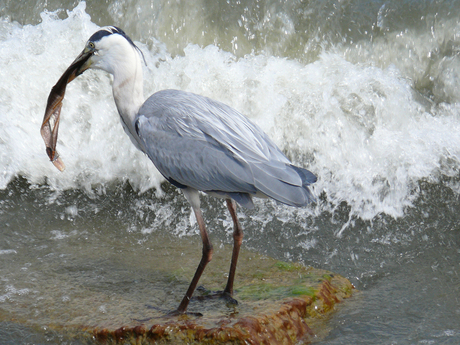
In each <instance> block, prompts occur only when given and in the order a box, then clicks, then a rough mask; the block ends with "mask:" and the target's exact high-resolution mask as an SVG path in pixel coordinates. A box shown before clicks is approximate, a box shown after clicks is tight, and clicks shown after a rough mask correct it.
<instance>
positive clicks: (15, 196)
mask: <svg viewBox="0 0 460 345" xmlns="http://www.w3.org/2000/svg"><path fill="white" fill-rule="evenodd" d="M109 24H110V25H111V24H113V25H117V26H119V27H121V28H123V29H124V30H125V31H126V32H127V33H128V35H130V36H131V37H132V38H133V40H135V41H136V43H137V44H138V45H139V47H140V48H141V49H142V51H143V53H144V56H145V57H146V61H147V66H146V67H145V69H144V77H145V87H144V90H145V94H146V96H147V95H149V94H151V93H153V92H155V91H158V90H161V89H165V88H177V89H182V90H187V91H192V92H195V93H200V94H203V95H206V96H209V97H212V98H215V99H218V100H220V101H223V102H225V103H227V104H229V105H231V106H233V107H235V108H236V109H238V110H240V111H241V112H242V113H244V114H245V115H247V116H248V117H249V118H251V119H252V120H253V121H254V122H256V123H257V124H258V125H259V126H261V127H262V128H263V129H264V130H265V131H266V132H267V133H268V134H269V135H270V136H271V137H272V138H273V140H274V141H275V142H276V143H277V144H278V145H279V146H280V147H281V148H282V149H283V150H284V152H286V154H287V155H288V157H290V158H291V159H292V161H293V162H295V163H296V164H298V165H301V166H304V167H307V168H308V169H309V170H311V171H313V172H314V173H315V174H317V175H318V177H319V180H318V182H317V183H316V184H315V187H314V191H315V193H316V195H318V203H317V204H314V205H311V206H308V207H306V208H302V209H293V208H289V207H285V206H282V205H277V204H275V203H272V202H270V201H260V200H259V201H257V202H256V209H255V210H253V211H246V210H240V215H241V217H242V223H243V225H244V227H245V235H246V236H245V243H244V245H245V246H246V247H249V248H251V249H254V250H256V251H259V252H262V253H266V254H269V255H270V256H273V257H275V258H279V259H283V260H292V261H300V262H302V263H304V264H305V265H313V266H316V267H321V268H325V269H329V270H332V271H335V272H337V273H340V274H342V275H344V276H346V277H348V278H349V279H350V280H351V281H352V282H353V283H354V284H355V286H356V287H357V288H358V289H359V290H361V291H362V293H360V294H359V295H358V296H357V297H356V298H354V299H353V300H351V301H348V302H347V304H346V305H344V306H342V307H341V308H340V309H339V312H338V313H337V314H336V315H335V316H334V317H333V318H332V320H331V323H332V331H331V333H330V334H329V336H328V338H327V339H326V340H324V341H323V342H324V343H326V344H350V343H354V344H361V343H362V344H370V343H376V344H389V343H391V344H457V343H459V342H460V326H459V325H460V300H459V296H460V291H459V290H460V278H459V272H460V230H459V226H458V223H459V218H460V216H459V212H458V210H459V206H460V205H459V194H460V178H459V168H460V137H459V135H458V133H459V129H460V93H459V92H458V87H459V84H460V2H459V1H422V0H420V1H353V2H352V1H273V0H272V1H195V2H180V1H179V2H176V1H145V0H126V1H95V2H88V3H84V2H78V1H52V0H51V1H46V2H45V1H25V2H13V1H8V0H7V1H5V0H0V162H1V170H0V226H1V229H2V231H1V232H0V310H2V311H3V313H5V312H6V311H7V310H10V309H9V308H10V307H8V306H11V305H22V304H24V303H25V302H26V301H34V299H37V298H38V297H44V295H43V294H42V292H37V291H40V289H39V288H38V287H34V285H33V283H32V282H33V279H34V277H35V278H37V277H38V276H47V277H48V276H50V277H55V275H54V274H56V272H55V271H56V270H57V269H59V270H61V271H59V272H62V270H63V271H64V272H66V274H68V273H69V272H71V273H72V272H73V273H72V274H74V278H75V279H76V282H78V284H84V283H85V279H89V278H88V277H91V275H92V274H97V272H98V270H100V269H108V267H109V266H110V267H111V269H113V270H111V271H110V272H111V274H113V277H114V278H113V279H115V280H116V279H117V278H116V277H119V281H120V282H123V281H124V280H123V279H125V278H123V267H122V266H123V265H122V262H123V260H122V261H117V260H114V259H113V260H112V259H110V258H111V257H112V256H111V255H113V254H110V253H111V249H113V250H115V252H116V251H117V250H118V251H119V253H120V255H123V253H124V255H126V253H131V252H135V251H137V250H140V251H142V250H147V249H146V248H155V245H158V243H157V240H156V238H157V236H156V235H157V234H158V233H161V234H163V236H172V238H173V239H174V238H177V239H181V240H183V239H190V241H194V242H196V243H199V239H198V236H197V232H196V225H195V224H194V223H193V219H191V218H190V210H189V208H188V205H187V203H186V202H185V200H184V198H183V196H182V195H180V193H178V192H177V191H176V190H175V189H174V188H172V187H168V185H167V184H164V181H163V180H162V178H161V176H160V174H159V173H158V172H157V171H156V170H155V168H154V167H153V165H152V164H151V163H150V162H149V160H148V159H147V158H146V157H144V156H143V154H141V153H140V152H137V151H136V149H135V148H134V147H133V146H132V144H131V142H130V141H129V139H128V138H127V136H126V135H125V133H124V132H123V130H122V128H121V126H120V124H119V120H118V115H117V113H116V109H115V106H114V102H113V99H112V95H111V93H112V92H111V86H110V78H109V76H107V75H105V74H104V73H103V72H100V71H88V72H87V73H85V75H83V76H82V77H79V78H78V79H77V80H75V81H74V82H72V83H71V84H69V87H68V89H67V93H66V99H65V100H64V106H63V109H62V115H61V126H60V139H59V142H58V150H59V152H60V155H61V157H62V158H63V160H64V162H65V163H66V166H67V169H66V171H65V172H64V173H59V172H58V171H57V170H56V169H55V168H54V167H53V166H52V164H50V163H49V161H48V158H47V156H46V153H45V150H44V145H43V142H42V139H41V137H40V134H39V128H40V124H41V121H42V118H43V114H44V109H45V105H46V100H47V96H48V93H49V91H50V89H51V87H52V86H53V85H54V84H55V83H56V81H57V80H58V78H59V76H60V75H61V74H62V73H63V71H64V70H65V68H66V67H67V66H68V65H69V64H70V63H71V62H72V61H73V59H74V58H75V57H76V56H77V54H78V53H79V52H80V51H81V50H82V48H83V46H84V43H85V41H86V40H87V39H88V37H89V36H90V35H91V34H92V33H93V32H94V31H96V30H97V28H98V27H99V26H103V25H109ZM162 183H163V184H162ZM203 205H204V212H205V217H206V219H207V222H208V226H209V229H210V230H211V233H212V239H213V241H214V243H216V244H220V243H231V223H230V218H229V216H228V215H227V213H225V207H224V205H223V204H222V203H221V202H220V201H218V200H214V199H212V198H208V197H204V198H203ZM166 234H170V235H166ZM108 238H110V240H108ZM69 244H70V245H69ZM97 252H99V253H101V257H100V258H99V259H98V260H97V259H94V261H93V260H92V261H91V263H94V264H89V263H88V262H85V257H87V256H88V254H85V253H97ZM197 252H199V246H198V244H197ZM104 255H105V256H104ZM61 256H62V258H65V259H66V260H68V262H69V261H70V262H72V265H67V266H66V265H64V268H62V267H61V266H60V261H59V260H60V258H61ZM134 257H136V256H134ZM126 260H128V259H126ZM133 260H134V259H133ZM193 260H195V259H193ZM128 262H129V260H128ZM66 270H67V271H66ZM120 272H122V273H120ZM58 276H59V275H58ZM50 279H51V278H50ZM125 280H126V279H125ZM56 284H57V285H56V289H58V290H59V289H64V288H63V287H62V285H60V284H62V283H56ZM63 294H64V292H63ZM63 296H64V297H65V296H67V297H66V298H69V299H70V300H71V301H72V294H71V292H69V293H68V294H64V295H63ZM64 302H65V301H64ZM37 303H38V301H37ZM38 305H40V303H38ZM37 312H39V313H45V314H46V312H44V311H43V310H41V309H40V308H38V309H37ZM0 336H1V337H2V339H5V342H6V343H11V344H15V343H17V342H18V339H21V340H24V339H29V340H28V341H29V343H30V342H32V343H64V342H66V341H70V340H68V339H63V338H61V336H59V335H56V334H54V333H49V334H48V333H46V332H42V330H35V329H29V328H22V327H21V326H18V325H16V324H12V323H9V322H2V323H1V324H0Z"/></svg>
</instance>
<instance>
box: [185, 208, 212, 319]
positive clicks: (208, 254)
mask: <svg viewBox="0 0 460 345" xmlns="http://www.w3.org/2000/svg"><path fill="white" fill-rule="evenodd" d="M192 208H193V211H194V212H195V216H196V221H197V222H198V227H199V229H200V234H201V240H202V241H203V254H202V256H201V260H200V264H199V265H198V267H197V269H196V272H195V275H194V276H193V279H192V281H191V283H190V285H189V287H188V290H187V292H186V293H185V296H184V298H183V299H182V302H181V303H180V304H179V307H178V308H177V312H178V313H181V314H182V313H185V311H186V310H187V307H188V304H189V302H190V299H191V298H192V295H193V292H194V291H195V289H196V286H197V284H198V281H199V280H200V277H201V275H202V274H203V271H204V269H205V267H206V265H207V264H208V263H209V262H210V261H211V259H212V253H213V249H212V244H211V242H210V241H209V236H208V232H207V231H206V227H205V225H204V219H203V216H202V214H201V210H200V208H199V207H194V206H193V205H192Z"/></svg>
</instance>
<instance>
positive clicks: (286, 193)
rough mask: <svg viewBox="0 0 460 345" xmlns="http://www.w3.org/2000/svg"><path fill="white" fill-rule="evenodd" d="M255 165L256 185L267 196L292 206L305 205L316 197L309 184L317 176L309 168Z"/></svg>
mask: <svg viewBox="0 0 460 345" xmlns="http://www.w3.org/2000/svg"><path fill="white" fill-rule="evenodd" d="M282 166H283V167H281V165H278V166H267V165H264V166H257V167H256V166H254V167H253V172H254V177H255V181H254V182H255V184H254V186H255V187H256V188H257V190H259V191H260V192H262V193H263V194H265V195H266V196H268V197H270V198H272V199H275V200H277V201H279V202H281V203H283V204H286V205H290V206H297V207H301V206H305V205H307V204H309V203H310V202H314V201H316V198H315V197H314V195H313V194H312V192H311V191H310V188H309V186H310V185H311V184H312V183H315V182H316V176H315V175H314V174H313V173H312V172H310V171H308V170H307V169H303V168H299V167H296V166H294V165H291V164H283V165H282Z"/></svg>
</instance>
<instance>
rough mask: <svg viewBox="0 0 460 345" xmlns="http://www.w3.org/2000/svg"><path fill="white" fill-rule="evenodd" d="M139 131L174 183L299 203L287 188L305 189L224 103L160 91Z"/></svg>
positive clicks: (275, 152) (265, 138)
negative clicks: (258, 193) (260, 193)
mask: <svg viewBox="0 0 460 345" xmlns="http://www.w3.org/2000/svg"><path fill="white" fill-rule="evenodd" d="M136 130H137V133H138V135H139V137H140V138H141V141H142V142H143V144H144V150H145V152H146V153H147V154H148V155H149V157H150V159H151V160H152V161H153V163H154V164H155V165H156V167H157V168H158V170H159V171H160V172H161V173H162V174H163V175H164V176H165V177H166V178H167V179H169V180H170V181H171V180H172V181H174V182H176V183H177V184H179V185H183V186H189V187H193V188H196V189H199V190H202V191H208V192H209V191H217V192H227V193H250V194H255V193H257V192H258V191H260V192H262V193H263V194H266V195H268V196H270V197H272V198H275V199H277V200H279V201H281V202H284V203H287V204H298V203H297V202H293V201H291V200H290V199H292V197H291V196H289V195H287V194H289V187H291V188H294V189H296V188H297V189H298V188H299V187H302V184H303V182H302V178H301V176H300V175H299V173H298V172H296V170H295V169H293V168H292V166H291V163H290V162H289V160H288V159H287V158H286V157H285V156H284V154H283V153H282V152H281V151H280V150H279V149H278V148H277V146H276V145H275V144H274V143H273V142H272V141H271V140H270V139H269V138H268V136H267V135H266V134H265V133H264V132H263V131H262V130H261V129H260V128H259V127H257V126H256V125H254V124H253V123H251V122H250V121H249V120H248V119H247V118H245V117H244V116H243V115H241V114H240V113H238V112H237V111H236V110H234V109H232V108H230V107H228V106H226V105H224V104H222V103H219V102H216V101H213V100H211V99H209V98H206V97H203V96H199V95H195V94H191V93H187V92H183V91H176V90H165V91H161V92H157V93H156V94H154V95H152V96H151V97H150V98H149V99H148V100H147V101H146V102H145V103H144V105H143V106H142V107H141V109H140V110H139V115H138V118H137V120H136ZM311 175H312V176H314V175H313V174H311ZM172 181H171V182H172ZM303 198H304V199H305V197H303ZM303 203H304V204H305V200H304V201H303Z"/></svg>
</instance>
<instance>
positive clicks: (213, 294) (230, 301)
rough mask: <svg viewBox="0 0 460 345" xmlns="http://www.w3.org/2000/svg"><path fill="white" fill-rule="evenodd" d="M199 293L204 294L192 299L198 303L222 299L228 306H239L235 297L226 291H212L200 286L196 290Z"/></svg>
mask: <svg viewBox="0 0 460 345" xmlns="http://www.w3.org/2000/svg"><path fill="white" fill-rule="evenodd" d="M196 289H197V290H198V291H199V292H201V293H202V295H201V296H194V297H192V299H194V300H197V301H204V300H207V299H222V300H224V301H225V303H226V304H227V305H230V306H237V305H238V301H237V300H236V299H234V298H233V296H232V295H231V294H230V293H228V292H226V291H210V290H207V289H206V288H204V287H203V286H198V287H197V288H196Z"/></svg>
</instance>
